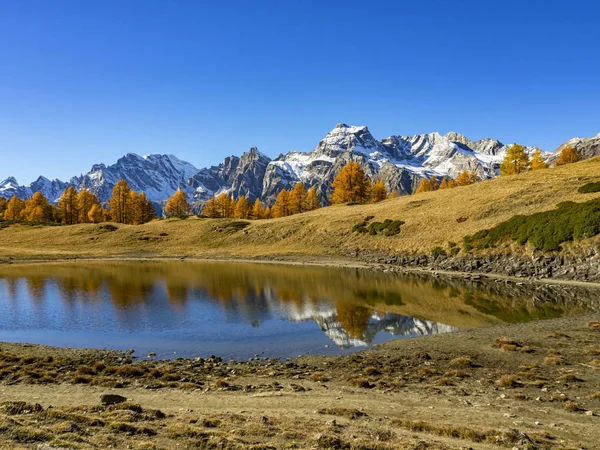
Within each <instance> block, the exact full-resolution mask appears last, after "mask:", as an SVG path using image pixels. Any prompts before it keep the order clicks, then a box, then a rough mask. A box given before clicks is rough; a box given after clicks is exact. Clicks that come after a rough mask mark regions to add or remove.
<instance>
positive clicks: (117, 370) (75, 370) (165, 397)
mask: <svg viewBox="0 0 600 450" xmlns="http://www.w3.org/2000/svg"><path fill="white" fill-rule="evenodd" d="M142 359H143V360H144V361H137V360H135V359H134V358H132V357H131V356H128V355H125V354H121V353H118V352H107V351H97V350H70V349H56V348H51V347H45V346H37V345H24V344H0V448H2V449H38V448H39V449H52V448H73V449H75V448H76V449H79V448H81V449H88V448H89V449H92V448H133V449H172V448H181V449H185V448H201V449H230V448H231V449H288V448H289V449H292V448H297V449H309V448H311V449H312V448H317V449H427V448H435V449H437V448H439V449H455V448H464V449H466V448H474V449H487V448H519V449H521V448H544V449H545V448H548V449H554V448H557V449H558V448H560V449H562V448H572V449H579V448H585V449H600V417H599V416H600V317H597V316H595V317H594V316H578V317H570V318H563V319H556V320H547V321H538V322H532V323H528V324H522V325H506V326H504V325H503V326H492V327H487V328H481V329H475V330H467V331H462V332H457V333H454V334H447V335H434V336H428V337H423V338H416V339H400V340H397V341H393V342H388V343H386V344H382V345H380V346H377V347H376V348H374V349H371V350H367V351H364V352H361V353H356V354H353V355H349V356H337V357H319V356H313V357H303V358H299V359H297V360H294V361H276V360H271V359H264V358H254V359H255V360H253V361H247V362H235V361H221V360H220V358H218V357H211V358H207V359H200V358H198V359H193V360H186V359H178V360H172V361H152V360H151V359H148V358H147V357H146V355H140V360H142ZM102 394H118V395H121V396H123V397H126V398H127V401H126V402H124V403H120V404H115V405H108V406H107V405H103V404H102V403H101V402H100V395H102Z"/></svg>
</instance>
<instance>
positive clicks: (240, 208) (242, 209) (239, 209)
mask: <svg viewBox="0 0 600 450" xmlns="http://www.w3.org/2000/svg"><path fill="white" fill-rule="evenodd" d="M251 213H252V205H251V204H250V202H249V201H248V200H246V196H245V195H242V196H241V197H240V198H238V199H237V201H236V202H235V206H234V208H233V217H235V218H236V219H249V218H250V214H251Z"/></svg>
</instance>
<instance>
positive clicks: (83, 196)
mask: <svg viewBox="0 0 600 450" xmlns="http://www.w3.org/2000/svg"><path fill="white" fill-rule="evenodd" d="M94 205H97V206H100V201H99V200H98V197H96V196H95V195H94V194H92V193H91V192H90V191H89V190H87V189H83V190H82V191H81V192H80V193H79V195H78V196H77V211H78V214H79V217H78V222H79V223H88V222H91V220H90V218H89V214H90V210H91V209H92V206H94Z"/></svg>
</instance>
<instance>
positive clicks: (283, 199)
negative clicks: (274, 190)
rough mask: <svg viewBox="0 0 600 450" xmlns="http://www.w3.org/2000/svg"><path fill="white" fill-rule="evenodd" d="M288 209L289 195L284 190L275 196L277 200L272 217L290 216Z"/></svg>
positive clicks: (289, 209)
mask: <svg viewBox="0 0 600 450" xmlns="http://www.w3.org/2000/svg"><path fill="white" fill-rule="evenodd" d="M291 213H292V212H291V207H290V193H289V191H287V190H286V189H282V190H281V191H279V194H277V199H276V200H275V205H273V217H274V218H276V219H277V218H279V217H285V216H289V215H290V214H291Z"/></svg>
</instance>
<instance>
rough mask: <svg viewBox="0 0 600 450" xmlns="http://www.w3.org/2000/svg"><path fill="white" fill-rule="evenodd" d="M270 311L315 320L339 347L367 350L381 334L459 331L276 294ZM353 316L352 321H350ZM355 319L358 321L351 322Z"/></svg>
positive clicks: (294, 318) (269, 298) (355, 307)
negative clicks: (294, 300)
mask: <svg viewBox="0 0 600 450" xmlns="http://www.w3.org/2000/svg"><path fill="white" fill-rule="evenodd" d="M266 298H267V304H268V307H269V309H270V310H271V311H273V312H274V311H275V310H279V315H280V316H281V317H282V318H284V319H286V320H291V321H293V322H304V321H308V320H314V321H315V322H316V323H317V325H319V328H321V330H322V331H323V332H324V333H325V334H326V335H327V336H328V337H329V338H330V339H331V340H332V341H333V342H335V344H336V345H337V346H338V347H341V348H351V347H366V346H369V345H371V343H372V342H373V339H374V338H375V336H376V335H377V334H378V333H381V332H386V333H389V334H391V335H392V336H405V337H413V336H426V335H429V334H438V333H450V332H452V331H456V330H457V328H456V327H453V326H450V325H445V324H442V323H435V322H431V321H429V320H421V319H416V318H414V317H408V316H404V315H401V314H393V313H389V312H377V311H373V310H372V309H370V308H365V307H361V306H358V305H343V306H342V305H339V304H338V305H337V307H336V306H333V305H332V304H331V303H329V302H325V301H319V302H308V301H305V302H302V303H285V302H282V301H281V299H280V298H277V297H276V296H274V295H266ZM349 317H350V320H348V318H349ZM353 318H355V319H357V320H352V319H353Z"/></svg>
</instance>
